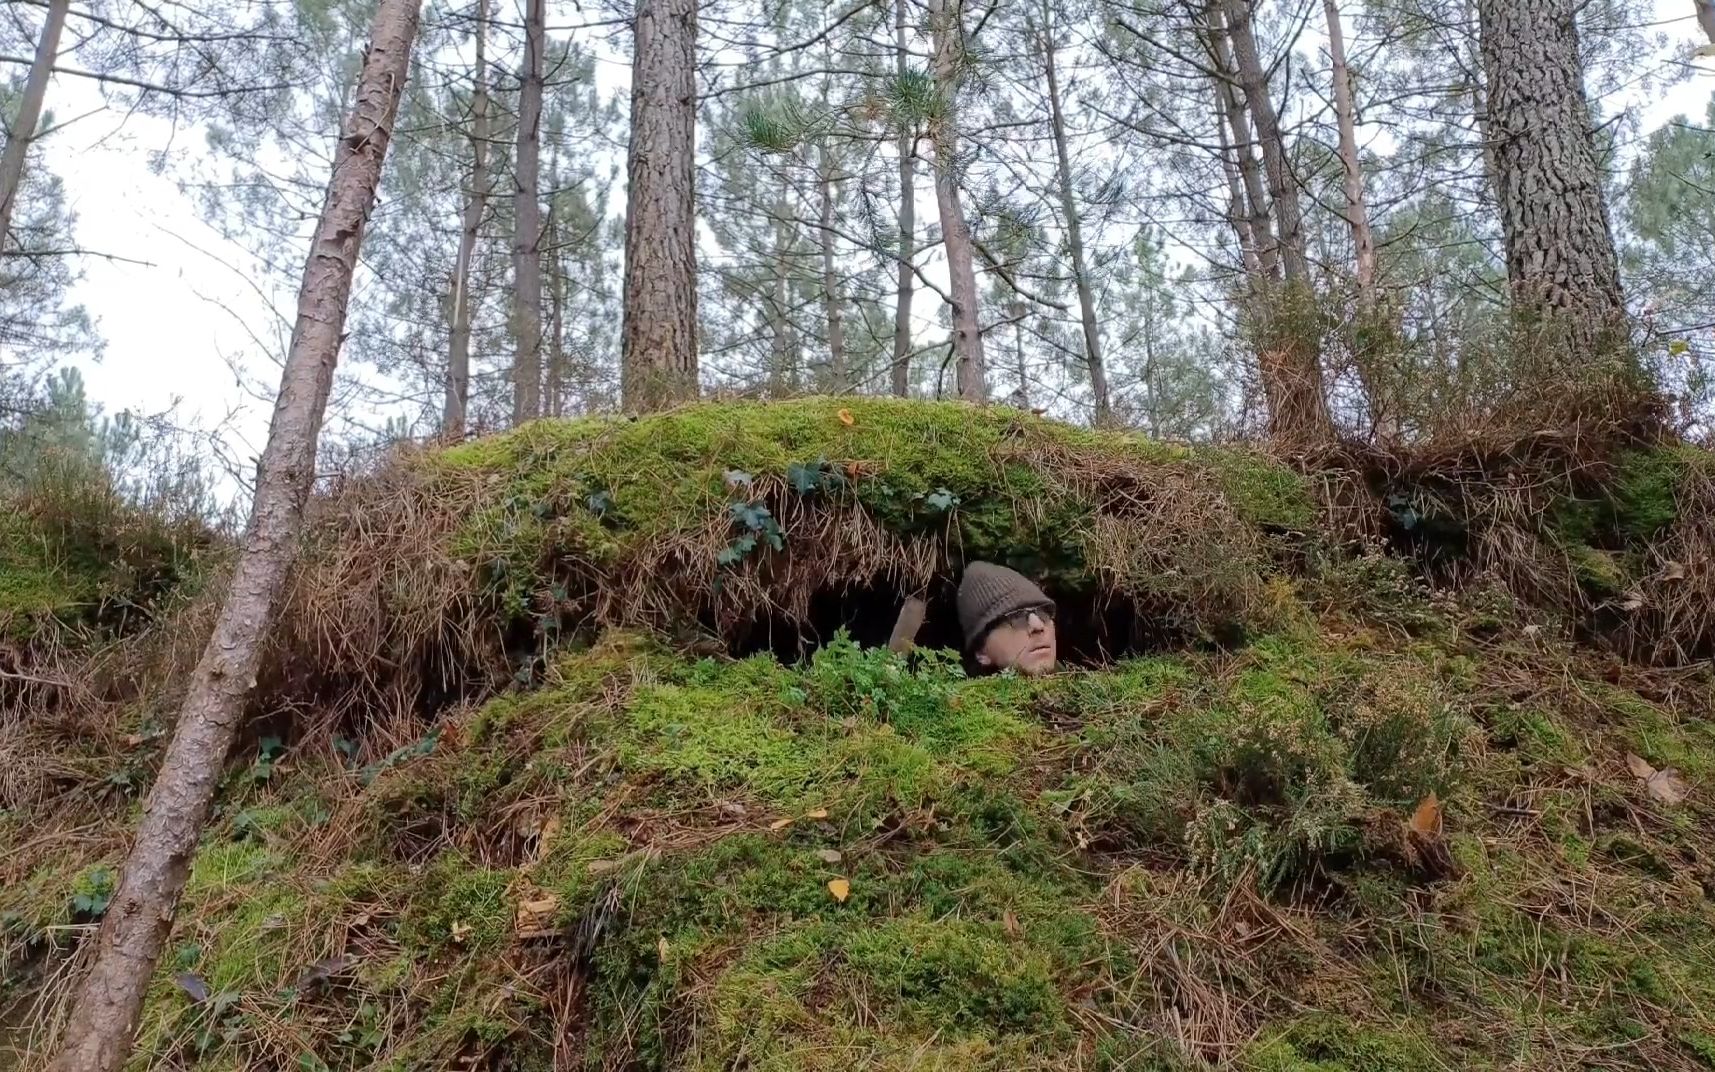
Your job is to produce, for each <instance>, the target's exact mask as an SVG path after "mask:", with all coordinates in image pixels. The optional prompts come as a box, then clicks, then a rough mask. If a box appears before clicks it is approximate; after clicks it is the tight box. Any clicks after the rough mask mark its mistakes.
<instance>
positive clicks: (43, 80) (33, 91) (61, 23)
mask: <svg viewBox="0 0 1715 1072" xmlns="http://www.w3.org/2000/svg"><path fill="white" fill-rule="evenodd" d="M70 10H71V0H49V2H48V13H47V19H46V21H44V22H43V23H42V36H41V37H39V38H37V39H36V58H35V60H34V61H32V62H31V64H30V73H29V76H28V77H26V78H25V79H24V97H23V99H22V100H21V101H19V102H18V114H17V116H16V117H15V118H14V119H13V120H12V127H11V129H10V130H9V131H8V132H7V135H6V151H5V152H4V153H0V249H3V248H4V247H5V244H6V238H7V236H8V235H10V234H11V233H12V210H13V209H14V208H15V207H17V204H18V189H19V187H21V186H22V185H23V183H24V162H25V160H26V159H28V157H29V155H30V143H31V142H33V141H34V140H35V138H36V125H37V124H38V123H40V122H41V121H42V102H43V101H44V100H46V99H47V96H48V79H49V78H51V77H52V76H53V72H54V58H55V57H56V56H58V55H59V51H60V33H61V31H63V30H64V29H65V24H66V15H67V13H68V12H70Z"/></svg>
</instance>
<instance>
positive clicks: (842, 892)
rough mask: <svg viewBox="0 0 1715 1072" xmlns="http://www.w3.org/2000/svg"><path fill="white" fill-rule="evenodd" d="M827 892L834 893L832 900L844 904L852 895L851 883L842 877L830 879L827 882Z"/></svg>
mask: <svg viewBox="0 0 1715 1072" xmlns="http://www.w3.org/2000/svg"><path fill="white" fill-rule="evenodd" d="M828 892H829V893H831V894H833V895H834V900H836V901H838V902H840V903H841V904H845V903H846V898H847V897H850V896H851V895H852V884H851V883H850V882H847V881H846V880H845V879H843V878H836V879H832V880H830V881H829V882H828Z"/></svg>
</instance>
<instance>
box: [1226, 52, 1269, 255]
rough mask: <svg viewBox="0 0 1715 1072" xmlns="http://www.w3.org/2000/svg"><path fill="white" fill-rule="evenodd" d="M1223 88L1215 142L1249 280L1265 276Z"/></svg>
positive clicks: (1230, 215)
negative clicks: (1229, 135) (1228, 133)
mask: <svg viewBox="0 0 1715 1072" xmlns="http://www.w3.org/2000/svg"><path fill="white" fill-rule="evenodd" d="M1224 97H1225V95H1224V94H1223V93H1222V92H1221V91H1220V87H1219V86H1217V87H1216V89H1215V139H1216V141H1217V142H1219V144H1220V151H1221V170H1222V171H1223V172H1224V173H1225V174H1226V176H1227V222H1228V223H1229V224H1231V225H1232V228H1233V235H1234V237H1235V238H1237V239H1238V242H1239V256H1240V257H1241V258H1242V260H1243V262H1244V270H1245V276H1246V278H1252V277H1255V276H1259V275H1261V274H1262V258H1261V257H1259V256H1258V255H1257V243H1256V232H1255V231H1254V230H1253V229H1252V227H1251V218H1250V209H1249V208H1248V207H1247V206H1246V204H1245V188H1244V183H1243V179H1242V178H1241V177H1240V174H1239V162H1238V154H1237V153H1236V152H1235V151H1234V150H1233V145H1232V140H1231V139H1230V138H1229V137H1228V136H1227V122H1226V120H1227V108H1226V101H1225V99H1224Z"/></svg>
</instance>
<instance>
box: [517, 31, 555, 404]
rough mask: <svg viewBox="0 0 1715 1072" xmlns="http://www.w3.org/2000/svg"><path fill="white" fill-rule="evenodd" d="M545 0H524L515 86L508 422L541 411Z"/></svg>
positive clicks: (545, 60) (546, 35)
mask: <svg viewBox="0 0 1715 1072" xmlns="http://www.w3.org/2000/svg"><path fill="white" fill-rule="evenodd" d="M546 7H547V4H546V0H526V4H525V9H524V73H523V77H522V78H521V79H520V80H519V87H518V148H517V151H516V153H515V154H514V157H513V162H512V170H513V175H514V178H515V184H514V185H515V189H514V191H513V220H514V221H515V222H514V224H513V234H512V274H513V288H514V289H513V293H512V332H513V336H514V338H515V340H516V342H517V347H518V349H517V356H516V357H515V358H514V359H513V363H512V423H513V424H514V425H519V424H523V423H524V422H525V421H529V420H534V419H535V418H537V417H540V416H541V415H542V203H541V196H542V190H541V156H542V93H543V79H544V77H545V72H544V71H543V67H544V66H545V65H546V63H547V59H546V52H547V37H548V33H547V26H546V18H547V15H546Z"/></svg>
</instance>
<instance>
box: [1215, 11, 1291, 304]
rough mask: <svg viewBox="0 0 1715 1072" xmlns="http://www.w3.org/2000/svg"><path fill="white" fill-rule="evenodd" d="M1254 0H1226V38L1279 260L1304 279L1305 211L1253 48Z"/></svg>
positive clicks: (1259, 57)
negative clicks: (1251, 127) (1252, 132)
mask: <svg viewBox="0 0 1715 1072" xmlns="http://www.w3.org/2000/svg"><path fill="white" fill-rule="evenodd" d="M1253 2H1254V0H1226V12H1227V37H1228V38H1229V39H1230V41H1231V42H1232V49H1233V56H1234V59H1235V60H1236V61H1237V68H1236V70H1237V73H1238V77H1239V85H1240V87H1241V88H1242V89H1243V90H1244V95H1245V103H1246V105H1247V108H1248V110H1249V112H1250V117H1251V121H1252V122H1253V123H1254V124H1255V125H1256V139H1257V141H1258V142H1259V143H1261V145H1262V165H1263V173H1264V174H1265V175H1266V176H1267V178H1268V196H1269V201H1270V202H1271V203H1272V204H1273V206H1274V222H1275V224H1276V226H1277V227H1278V228H1279V231H1278V238H1279V241H1280V257H1281V264H1282V266H1283V267H1284V268H1285V269H1286V279H1287V281H1288V282H1298V281H1300V280H1303V281H1308V280H1309V278H1310V259H1309V257H1308V256H1307V255H1306V253H1305V244H1304V216H1303V213H1302V211H1301V210H1300V209H1299V204H1298V183H1297V180H1296V179H1295V178H1294V176H1293V174H1292V167H1291V163H1290V162H1289V161H1288V159H1287V155H1286V140H1285V138H1284V137H1283V136H1282V134H1281V132H1280V118H1279V116H1277V115H1276V114H1275V111H1274V100H1273V99H1272V98H1271V97H1270V96H1269V87H1268V73H1267V72H1266V71H1265V70H1264V69H1263V65H1262V57H1261V55H1260V53H1259V52H1258V51H1257V44H1256V32H1255V27H1254V26H1253V25H1252V3H1253Z"/></svg>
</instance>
